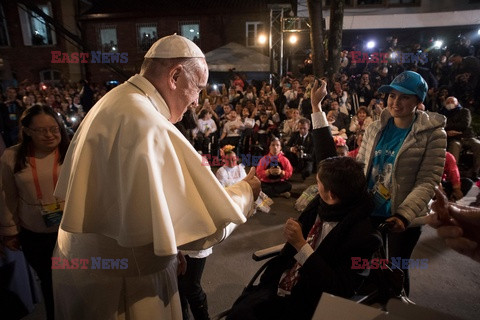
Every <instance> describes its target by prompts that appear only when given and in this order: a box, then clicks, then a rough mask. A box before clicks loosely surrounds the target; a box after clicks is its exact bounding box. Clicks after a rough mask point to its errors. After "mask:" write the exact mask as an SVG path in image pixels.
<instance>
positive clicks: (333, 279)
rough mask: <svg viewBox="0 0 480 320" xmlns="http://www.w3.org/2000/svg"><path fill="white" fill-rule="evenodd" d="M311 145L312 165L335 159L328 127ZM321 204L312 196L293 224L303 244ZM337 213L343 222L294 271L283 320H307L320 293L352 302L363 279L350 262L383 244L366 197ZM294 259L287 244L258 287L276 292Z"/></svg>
mask: <svg viewBox="0 0 480 320" xmlns="http://www.w3.org/2000/svg"><path fill="white" fill-rule="evenodd" d="M313 139H314V143H315V147H316V149H315V155H316V157H317V159H319V160H320V161H321V160H323V159H325V158H327V157H330V156H336V150H335V144H334V142H333V139H332V136H331V132H330V128H329V127H326V128H321V129H315V130H313ZM345 183H348V181H345ZM321 201H322V200H321V198H320V196H318V195H317V196H316V197H315V198H314V200H312V202H311V203H310V204H309V205H308V206H307V208H305V210H304V211H303V212H302V214H301V215H300V217H299V219H298V220H299V222H300V223H301V225H302V231H303V235H304V237H305V238H306V237H307V235H308V233H309V231H310V229H311V228H312V226H313V224H314V223H315V220H316V217H317V214H318V213H319V210H322V209H323V208H324V206H321ZM330 208H333V207H330ZM336 209H338V210H344V212H345V213H346V216H345V217H344V218H343V219H342V220H341V221H340V222H339V223H338V224H337V225H336V226H335V227H334V228H333V229H332V230H331V231H330V233H329V234H328V235H327V236H326V237H325V239H324V240H323V241H322V242H321V244H320V245H319V247H318V248H317V249H316V250H315V252H314V253H313V254H312V255H311V256H310V257H309V258H308V259H307V261H306V262H305V264H304V265H303V266H302V267H301V268H300V269H299V273H300V278H299V281H298V283H297V284H296V285H295V286H294V287H293V289H292V292H291V295H290V296H289V297H287V298H285V299H286V301H285V302H286V303H288V305H289V308H287V309H289V310H291V313H290V311H288V312H287V313H288V314H285V317H283V315H282V316H281V318H283V319H311V317H312V315H313V313H314V311H315V309H316V307H317V304H318V301H319V299H320V296H321V295H322V293H323V292H328V293H331V294H334V295H337V296H341V297H347V298H348V297H351V296H353V295H354V293H355V289H357V288H358V287H359V286H360V284H361V282H362V281H363V279H364V277H363V276H362V275H360V274H359V273H358V272H359V271H361V270H352V257H361V258H366V259H370V258H371V257H372V254H373V253H374V252H375V251H376V250H377V249H378V248H379V247H380V245H381V243H382V240H381V237H380V234H379V233H378V231H377V230H376V229H375V228H374V227H373V225H372V223H371V221H370V219H369V215H370V212H371V211H372V209H373V201H372V200H371V198H370V197H359V199H358V200H357V201H356V202H355V203H351V204H349V205H345V204H344V205H338V206H337V208H335V210H336ZM296 253H297V251H296V249H295V248H294V247H292V246H291V245H290V244H288V243H287V244H286V245H285V246H284V248H283V250H282V252H281V254H280V255H279V256H278V257H275V258H273V260H272V261H271V263H270V264H269V266H268V267H267V269H266V270H265V272H264V274H263V275H262V278H261V282H260V285H271V286H277V285H278V283H279V279H280V277H281V275H282V273H283V272H284V271H285V270H287V269H289V268H291V267H292V266H293V265H294V263H295V259H294V256H295V254H296ZM292 317H293V318H292Z"/></svg>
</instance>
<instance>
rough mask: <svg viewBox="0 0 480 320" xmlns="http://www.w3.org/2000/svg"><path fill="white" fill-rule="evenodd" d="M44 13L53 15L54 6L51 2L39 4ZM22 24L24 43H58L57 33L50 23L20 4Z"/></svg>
mask: <svg viewBox="0 0 480 320" xmlns="http://www.w3.org/2000/svg"><path fill="white" fill-rule="evenodd" d="M38 8H39V9H40V10H42V12H43V13H45V14H46V15H48V16H50V17H52V8H51V6H50V2H48V3H47V4H45V5H38ZM18 13H19V16H20V24H21V28H22V35H23V43H24V44H25V45H26V46H46V45H54V44H56V43H57V39H56V35H55V32H54V31H53V29H52V28H51V27H50V25H49V24H48V23H46V22H45V19H43V18H42V17H41V16H39V15H37V14H36V13H34V12H32V11H30V10H28V9H26V8H25V7H24V6H22V5H19V6H18Z"/></svg>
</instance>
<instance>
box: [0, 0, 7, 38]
mask: <svg viewBox="0 0 480 320" xmlns="http://www.w3.org/2000/svg"><path fill="white" fill-rule="evenodd" d="M8 45H9V41H8V32H7V20H5V14H4V12H3V5H2V4H0V47H6V46H8Z"/></svg>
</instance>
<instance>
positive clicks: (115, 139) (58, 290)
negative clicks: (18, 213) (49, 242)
mask: <svg viewBox="0 0 480 320" xmlns="http://www.w3.org/2000/svg"><path fill="white" fill-rule="evenodd" d="M169 37H174V38H173V39H172V38H169ZM169 37H166V38H169V41H173V43H174V44H177V42H179V43H180V45H185V44H186V48H180V49H179V48H176V47H175V46H172V45H171V44H170V46H169V47H172V48H173V49H172V50H178V51H181V52H182V50H183V51H185V50H187V51H188V50H190V51H189V52H187V54H186V55H185V57H190V56H192V54H191V51H192V50H193V51H194V53H195V50H198V51H200V49H198V47H196V46H195V45H194V44H193V43H190V42H185V38H183V37H179V36H176V35H175V36H169ZM177 40H178V41H177ZM159 41H160V42H161V41H162V39H160V40H159ZM192 45H193V46H195V47H192ZM154 46H155V44H154ZM154 46H153V47H154ZM153 47H152V48H153ZM192 48H193V49H192ZM156 50H157V51H156V52H154V53H153V54H156V53H157V55H156V56H155V55H153V56H150V57H153V58H157V57H163V56H162V55H165V57H170V56H169V55H168V54H170V53H167V54H165V52H164V51H162V49H161V48H160V49H159V47H158V46H157V48H156ZM165 50H167V49H165ZM168 50H171V49H170V48H168ZM150 51H152V49H151V50H150ZM150 51H149V52H147V55H146V57H148V55H149V53H150ZM158 52H160V53H158ZM200 53H201V51H200ZM194 55H195V54H194ZM194 55H193V56H194ZM198 55H199V54H198ZM202 55H203V53H202ZM165 100H166V99H164V97H162V96H161V95H160V93H159V92H158V90H157V89H156V88H155V86H154V85H153V84H152V83H151V82H150V81H149V80H147V78H145V77H144V76H142V75H135V76H133V77H131V78H130V79H129V80H128V81H127V82H125V83H123V84H122V85H120V86H118V87H116V88H115V89H113V90H111V91H110V92H108V93H107V94H106V95H105V96H104V97H103V98H102V99H101V100H100V101H99V102H98V103H97V104H96V105H95V106H94V108H92V109H91V110H90V112H89V113H88V115H87V116H86V118H85V119H84V120H83V122H82V124H81V125H80V127H79V129H78V131H77V133H76V134H75V136H74V138H73V140H72V142H71V145H70V148H69V150H68V152H67V155H66V157H65V161H64V163H63V168H62V172H61V175H60V177H59V181H58V184H57V188H56V193H55V195H56V196H57V197H59V198H64V199H65V201H66V202H65V210H64V214H63V219H62V223H61V225H60V230H59V237H58V242H57V247H56V250H55V252H54V257H53V259H54V261H55V266H54V270H53V278H54V295H55V308H56V317H57V319H102V320H107V319H182V314H181V307H180V301H179V298H178V290H177V284H176V281H177V280H176V279H177V248H182V249H190V250H199V249H203V248H208V247H210V246H212V245H214V244H216V243H218V242H219V241H221V240H222V239H224V238H225V237H226V236H227V235H228V233H229V232H230V231H231V226H234V225H235V224H241V223H243V222H245V221H246V218H247V217H248V213H249V212H250V210H251V208H252V205H253V202H254V195H253V192H252V187H251V186H250V184H249V183H247V182H245V181H241V182H239V183H237V184H235V185H233V186H231V187H229V188H223V187H222V186H221V185H220V184H219V182H218V181H217V179H216V178H215V176H214V175H213V173H212V172H211V170H210V168H209V167H208V166H205V164H204V163H203V162H202V159H201V157H200V155H198V153H197V152H196V151H195V150H194V148H193V147H192V146H191V145H190V143H189V142H188V141H187V140H186V139H185V138H184V136H183V135H182V134H181V133H180V132H179V131H178V130H177V129H176V128H175V126H174V125H173V124H172V123H171V122H170V121H169V119H170V118H171V111H170V108H169V106H167V104H166V102H165ZM75 259H78V260H75ZM80 259H89V260H88V262H86V263H84V264H83V265H82V264H81V263H80V264H79V265H78V266H77V268H71V269H68V267H72V266H73V267H75V266H76V265H74V264H73V262H75V261H77V262H78V261H81V260H80ZM84 261H85V260H84ZM119 261H120V263H118V262H119ZM85 264H86V268H83V267H84V266H85Z"/></svg>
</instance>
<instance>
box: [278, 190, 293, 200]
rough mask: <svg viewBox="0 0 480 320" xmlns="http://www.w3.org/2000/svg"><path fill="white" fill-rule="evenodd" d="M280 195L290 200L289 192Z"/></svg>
mask: <svg viewBox="0 0 480 320" xmlns="http://www.w3.org/2000/svg"><path fill="white" fill-rule="evenodd" d="M280 195H281V196H282V197H284V198H285V199H288V198H290V196H291V194H290V192H288V191H287V192H283V193H280Z"/></svg>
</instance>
